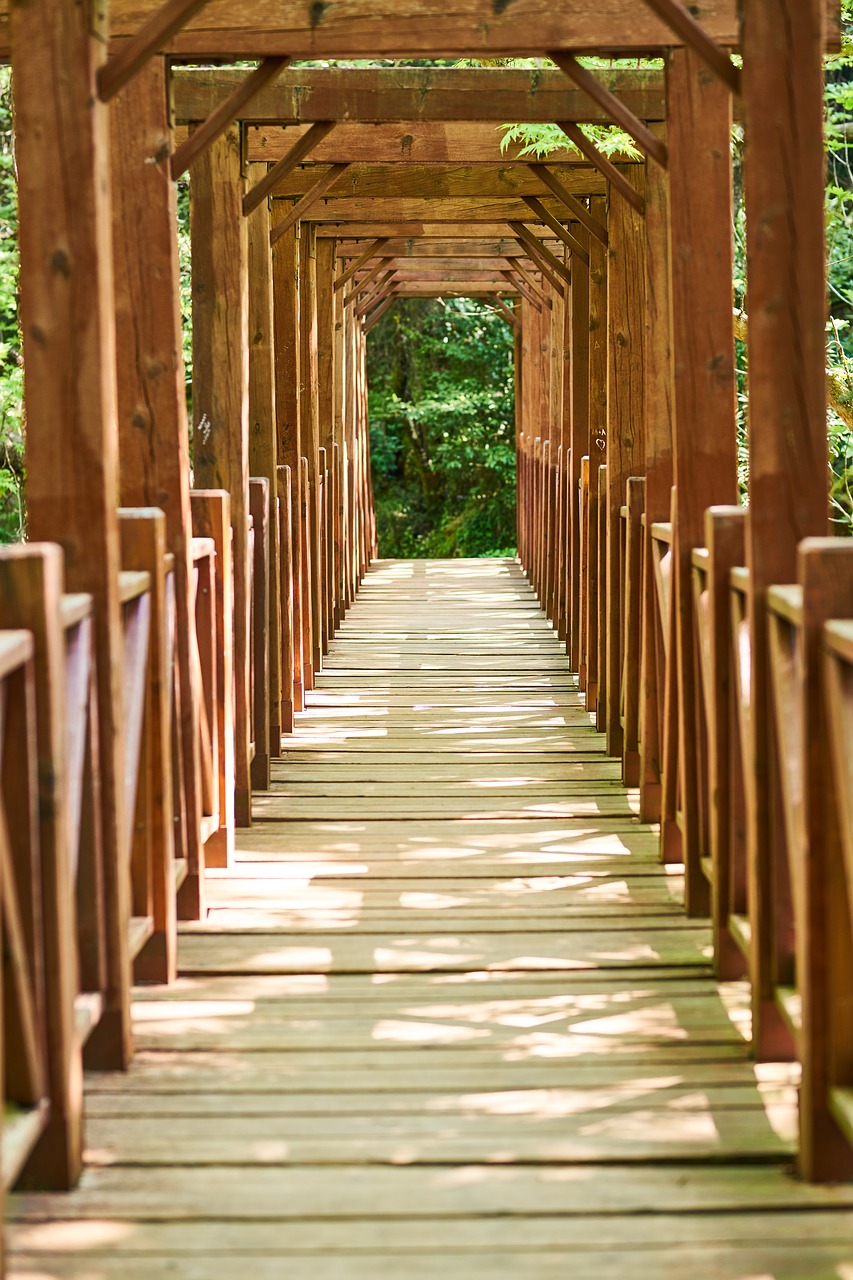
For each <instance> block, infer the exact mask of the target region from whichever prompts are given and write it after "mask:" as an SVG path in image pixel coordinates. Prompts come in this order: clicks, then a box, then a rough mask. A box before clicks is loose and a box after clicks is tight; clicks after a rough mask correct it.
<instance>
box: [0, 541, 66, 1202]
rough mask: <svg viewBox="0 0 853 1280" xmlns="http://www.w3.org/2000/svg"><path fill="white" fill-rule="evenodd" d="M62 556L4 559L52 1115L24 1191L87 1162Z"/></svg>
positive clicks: (2, 611)
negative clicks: (19, 679) (28, 644)
mask: <svg viewBox="0 0 853 1280" xmlns="http://www.w3.org/2000/svg"><path fill="white" fill-rule="evenodd" d="M62 591H63V565H62V553H61V552H60V550H59V548H58V547H56V546H50V545H42V544H38V543H28V544H26V545H24V546H16V547H5V548H4V549H3V554H2V556H0V602H2V603H0V624H2V626H3V627H4V628H25V629H26V630H28V631H31V632H32V635H33V642H34V645H35V663H34V670H35V684H36V732H37V752H38V840H39V860H40V868H39V874H40V877H41V884H40V886H39V899H40V902H41V913H42V937H43V947H44V984H45V990H44V1000H45V1004H44V1012H45V1019H46V1025H47V1036H46V1043H45V1046H44V1048H45V1056H46V1062H47V1076H48V1079H47V1088H48V1094H49V1097H50V1116H49V1119H48V1122H47V1126H46V1128H45V1130H44V1132H43V1133H42V1135H41V1137H40V1138H39V1141H38V1143H37V1145H36V1147H35V1148H34V1150H33V1152H32V1154H31V1156H30V1158H29V1161H28V1163H27V1166H26V1168H25V1170H24V1179H23V1184H24V1185H25V1186H33V1187H42V1188H44V1187H50V1188H55V1189H57V1190H67V1189H69V1188H71V1187H73V1186H74V1184H75V1182H76V1181H77V1179H78V1177H79V1176H80V1171H81V1168H82V1163H83V1139H82V1120H83V1063H82V1056H81V1052H80V1039H79V1036H78V1034H77V1027H76V1023H75V1017H74V1000H75V997H76V995H77V991H78V984H79V964H78V958H77V914H76V910H75V896H76V895H75V892H74V889H73V885H74V881H75V877H74V871H73V865H74V853H73V850H72V849H71V847H70V842H69V824H68V778H67V769H66V768H65V767H64V765H65V762H66V742H67V738H66V723H65V716H66V705H67V697H66V665H65V636H64V634H63V629H62V623H61V618H60V602H61V599H62Z"/></svg>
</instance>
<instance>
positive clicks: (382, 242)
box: [335, 236, 390, 293]
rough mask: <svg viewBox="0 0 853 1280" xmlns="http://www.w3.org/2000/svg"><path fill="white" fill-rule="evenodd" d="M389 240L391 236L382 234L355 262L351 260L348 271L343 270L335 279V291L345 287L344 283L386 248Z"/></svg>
mask: <svg viewBox="0 0 853 1280" xmlns="http://www.w3.org/2000/svg"><path fill="white" fill-rule="evenodd" d="M389 240H390V237H389V236H381V237H380V238H379V239H378V240H374V241H373V244H372V245H371V246H370V247H369V248H368V249H365V251H364V253H362V254H361V255H360V257H358V258H356V260H355V262H351V263H350V265H349V266H348V267H347V269H346V271H344V272H342V273H341V275H339V276H338V278H337V280H336V281H335V293H337V292H338V290H339V289H343V287H344V285H345V284H347V283H348V282H349V281H350V280H352V278H353V276H354V275H355V274H356V273H357V272H358V271H360V270H361V268H362V267H363V266H364V265H365V263H367V262H369V261H370V259H371V258H375V257H376V255H377V253H379V251H380V250H381V249H384V248H385V246H386V244H388V242H389Z"/></svg>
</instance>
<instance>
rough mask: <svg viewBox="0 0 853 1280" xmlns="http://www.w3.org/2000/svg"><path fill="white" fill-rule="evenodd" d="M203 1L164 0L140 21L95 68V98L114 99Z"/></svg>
mask: <svg viewBox="0 0 853 1280" xmlns="http://www.w3.org/2000/svg"><path fill="white" fill-rule="evenodd" d="M206 4H207V0H166V4H164V5H162V6H161V8H159V9H158V10H157V12H156V13H155V14H152V16H151V17H150V18H149V19H148V21H147V22H145V23H143V25H142V26H141V27H140V29H139V30H138V31H137V33H136V35H135V36H132V37H131V38H130V39H129V40H126V41H125V42H124V44H122V46H121V48H120V49H119V51H118V53H117V54H116V55H115V56H114V57H112V58H110V59H109V61H108V62H105V63H104V64H103V66H101V67H99V68H98V75H97V85H98V97H99V98H100V100H101V102H109V100H110V98H114V97H115V95H116V94H117V93H118V92H119V90H120V89H122V88H123V87H124V86H125V85H126V84H127V82H128V80H132V79H133V77H134V76H135V75H136V73H137V71H141V70H142V68H143V67H144V66H145V63H146V62H147V61H148V59H149V58H151V57H153V55H154V54H155V53H159V52H160V50H162V48H163V46H164V45H167V44H168V43H169V41H170V40H171V38H172V36H173V35H176V34H177V32H178V31H180V30H181V28H182V27H185V26H186V24H187V23H188V22H189V21H190V19H191V18H194V17H195V15H196V14H197V13H198V11H199V9H203V8H204V6H205V5H206Z"/></svg>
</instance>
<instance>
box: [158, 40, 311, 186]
mask: <svg viewBox="0 0 853 1280" xmlns="http://www.w3.org/2000/svg"><path fill="white" fill-rule="evenodd" d="M289 62H290V58H265V59H264V60H263V62H262V63H261V64H260V66H258V67H255V69H254V71H252V72H250V73H249V75H247V76H246V77H245V79H244V80H242V81H241V82H240V84H239V85H238V86H237V88H236V89H235V90H234V92H233V93H232V95H231V97H230V98H226V100H225V101H224V102H223V103H220V105H219V106H218V107H217V108H216V110H215V111H213V112H211V114H210V115H209V116H208V117H207V119H206V120H205V122H204V124H200V125H199V127H198V128H197V129H194V130H193V132H192V133H191V134H190V136H189V137H188V138H187V140H186V142H183V143H182V144H181V145H180V146H179V147H178V149H177V151H175V153H174V154H173V156H172V159H171V173H172V179H173V181H175V182H177V180H178V178H180V176H181V174H182V173H186V171H187V169H189V167H190V165H191V164H192V162H193V160H195V159H196V158H197V157H198V156H200V155H201V153H202V151H204V150H205V149H206V148H207V147H209V146H210V144H211V143H212V142H215V141H216V139H217V138H219V137H221V136H222V134H223V133H224V132H225V130H226V129H227V128H228V126H229V125H230V124H231V123H232V121H233V120H234V119H236V117H237V115H238V114H239V111H240V108H241V107H242V106H244V105H245V104H246V103H247V102H248V101H249V100H250V99H251V98H253V97H254V96H255V94H256V93H260V91H261V89H263V87H264V85H267V84H269V82H270V80H273V79H274V78H275V77H276V76H277V75H278V73H279V72H280V71H283V70H284V68H285V67H286V66H287V65H288V63H289Z"/></svg>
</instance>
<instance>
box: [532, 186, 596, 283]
mask: <svg viewBox="0 0 853 1280" xmlns="http://www.w3.org/2000/svg"><path fill="white" fill-rule="evenodd" d="M524 203H525V204H526V205H527V207H528V208H529V209H531V210H532V211H533V212H534V213H535V214H536V216H537V218H538V219H539V221H540V222H544V223H545V225H546V227H550V228H551V230H552V231H553V232H554V234H555V235H556V236H557V238H558V239H559V240H562V242H563V244H564V245H566V247H567V248H569V249H571V251H572V253H573V254H575V255H577V257H579V258H580V260H581V262H583V263H584V265H585V266H587V267H588V266H589V254H588V253H587V251H586V249H585V248H584V247H583V245H582V244H581V242H580V240H578V238H577V237H576V236H573V235H572V233H571V231H568V230H567V229H566V228H565V227H564V226H563V224H562V222H560V220H559V218H555V217H554V215H553V213H551V211H550V210H549V209H546V208H545V206H544V204H543V203H542V201H541V200H538V199H537V198H536V196H525V197H524Z"/></svg>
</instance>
